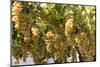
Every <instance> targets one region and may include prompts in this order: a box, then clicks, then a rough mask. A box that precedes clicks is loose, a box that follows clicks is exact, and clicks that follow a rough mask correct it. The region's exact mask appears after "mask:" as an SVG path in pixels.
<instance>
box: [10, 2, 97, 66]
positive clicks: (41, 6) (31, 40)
mask: <svg viewBox="0 0 100 67" xmlns="http://www.w3.org/2000/svg"><path fill="white" fill-rule="evenodd" d="M95 9H96V8H95V6H85V5H71V4H51V3H48V4H47V3H34V2H33V3H31V2H20V1H13V2H12V26H11V28H12V46H11V51H12V56H14V58H15V59H16V61H15V63H16V64H18V63H19V58H23V61H24V62H25V61H26V58H27V56H31V57H32V58H33V60H34V62H35V64H47V60H48V59H49V58H53V59H54V63H65V62H84V61H94V60H96V59H95V57H96V54H95V52H96V20H95V15H96V13H95ZM68 58H71V60H70V61H68ZM46 59H47V60H46ZM44 60H45V61H44Z"/></svg>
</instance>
